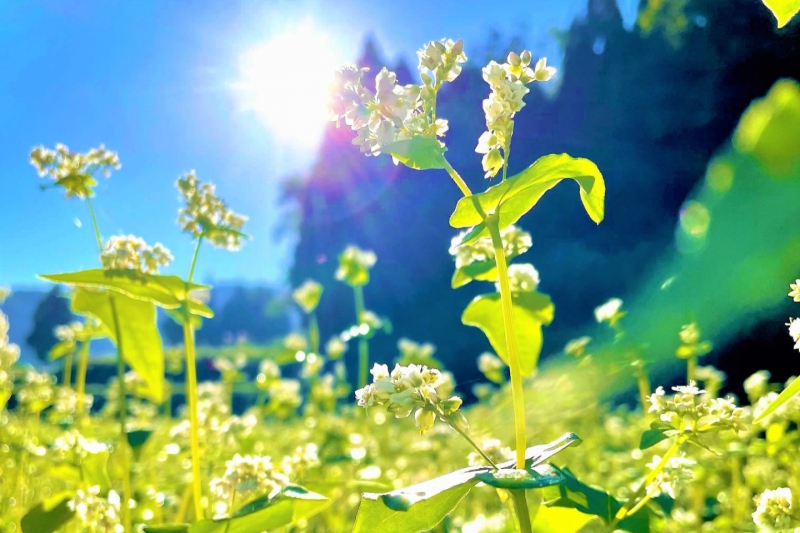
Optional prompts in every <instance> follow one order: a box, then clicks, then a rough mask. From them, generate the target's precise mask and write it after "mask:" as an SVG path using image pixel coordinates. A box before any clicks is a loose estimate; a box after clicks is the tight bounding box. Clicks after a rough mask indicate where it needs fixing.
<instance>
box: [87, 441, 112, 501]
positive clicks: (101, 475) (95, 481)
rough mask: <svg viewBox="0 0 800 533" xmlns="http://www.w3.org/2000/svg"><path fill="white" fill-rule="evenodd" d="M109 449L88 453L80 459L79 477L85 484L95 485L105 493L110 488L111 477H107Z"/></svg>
mask: <svg viewBox="0 0 800 533" xmlns="http://www.w3.org/2000/svg"><path fill="white" fill-rule="evenodd" d="M108 457H109V451H108V450H106V451H102V452H98V453H89V454H87V455H86V457H83V458H82V459H81V478H82V480H83V481H84V482H85V483H86V486H88V487H92V486H94V485H97V486H99V487H100V492H101V493H103V494H105V493H106V492H108V491H109V490H110V489H111V478H109V477H108V470H107V467H108Z"/></svg>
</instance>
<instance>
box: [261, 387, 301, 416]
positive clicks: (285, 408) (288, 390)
mask: <svg viewBox="0 0 800 533" xmlns="http://www.w3.org/2000/svg"><path fill="white" fill-rule="evenodd" d="M267 392H268V394H269V402H268V403H267V405H266V411H267V412H268V413H269V414H271V415H274V416H276V417H278V418H280V419H286V418H291V417H293V416H294V415H295V414H296V413H297V408H298V407H300V405H301V404H302V403H303V397H302V396H301V395H300V382H299V381H298V380H296V379H279V380H277V381H275V382H273V383H272V385H271V386H270V387H269V388H268V389H267Z"/></svg>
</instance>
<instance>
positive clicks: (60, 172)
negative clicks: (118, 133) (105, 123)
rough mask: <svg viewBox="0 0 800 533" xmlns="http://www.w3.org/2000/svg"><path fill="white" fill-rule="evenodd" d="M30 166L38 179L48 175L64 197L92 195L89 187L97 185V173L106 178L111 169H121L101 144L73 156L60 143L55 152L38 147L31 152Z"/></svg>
mask: <svg viewBox="0 0 800 533" xmlns="http://www.w3.org/2000/svg"><path fill="white" fill-rule="evenodd" d="M31 164H32V165H33V166H34V167H36V171H37V172H38V173H39V176H41V177H45V176H49V177H50V178H52V179H53V180H54V181H55V184H56V185H59V186H61V187H63V188H64V190H65V191H66V192H67V198H70V197H72V196H77V197H78V198H86V197H89V196H92V187H93V186H94V185H96V184H97V182H96V181H95V180H94V174H96V173H97V172H100V173H102V174H103V175H104V176H105V177H109V176H110V175H111V170H112V169H115V170H116V169H119V168H120V167H121V165H120V163H119V157H117V154H116V153H115V152H111V151H109V150H106V148H105V146H103V145H100V146H99V147H98V148H92V149H91V150H89V151H88V152H86V153H85V154H80V153H72V152H70V151H69V148H67V147H66V146H64V145H63V144H57V145H56V149H55V150H48V149H47V148H45V147H44V146H37V147H36V148H34V149H33V150H31Z"/></svg>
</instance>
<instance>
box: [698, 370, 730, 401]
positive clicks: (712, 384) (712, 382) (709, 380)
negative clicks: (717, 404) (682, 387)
mask: <svg viewBox="0 0 800 533" xmlns="http://www.w3.org/2000/svg"><path fill="white" fill-rule="evenodd" d="M695 377H696V378H697V381H699V382H702V383H703V386H704V387H705V389H706V391H708V393H709V394H711V395H712V396H716V395H717V393H718V392H719V390H720V389H721V388H722V385H724V384H725V380H726V379H727V376H726V375H725V372H723V371H721V370H718V369H717V368H715V367H713V366H710V365H709V366H698V367H697V370H696V371H695Z"/></svg>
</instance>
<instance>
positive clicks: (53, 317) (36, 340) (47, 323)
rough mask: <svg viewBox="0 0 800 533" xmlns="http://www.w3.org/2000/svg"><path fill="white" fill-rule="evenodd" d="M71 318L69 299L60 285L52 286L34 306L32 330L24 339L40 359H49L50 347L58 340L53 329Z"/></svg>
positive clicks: (45, 360)
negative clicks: (62, 291)
mask: <svg viewBox="0 0 800 533" xmlns="http://www.w3.org/2000/svg"><path fill="white" fill-rule="evenodd" d="M72 319H73V315H72V312H70V310H69V299H67V298H66V297H65V296H64V295H63V294H62V293H61V288H60V287H58V286H55V287H53V288H52V289H50V291H49V292H48V293H47V294H46V295H45V296H44V298H42V299H41V301H40V302H39V304H38V305H37V306H36V311H35V312H34V315H33V330H32V331H31V332H30V334H28V337H27V338H26V339H25V342H26V343H28V346H30V347H31V348H32V349H33V351H34V352H35V353H36V357H37V358H38V359H39V360H40V361H43V362H47V361H50V357H49V353H50V349H51V348H52V347H53V346H54V345H55V344H56V343H57V342H58V339H56V337H55V335H53V329H54V328H55V327H56V326H60V325H62V324H66V323H68V322H70V321H71V320H72Z"/></svg>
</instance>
